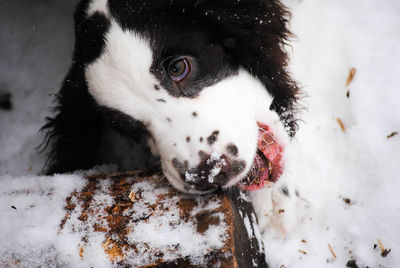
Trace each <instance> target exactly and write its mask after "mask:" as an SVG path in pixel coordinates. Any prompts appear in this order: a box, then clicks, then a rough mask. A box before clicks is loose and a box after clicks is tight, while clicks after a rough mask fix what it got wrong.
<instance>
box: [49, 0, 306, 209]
mask: <svg viewBox="0 0 400 268" xmlns="http://www.w3.org/2000/svg"><path fill="white" fill-rule="evenodd" d="M287 16H288V12H287V11H286V10H285V8H284V6H283V5H282V4H281V3H280V2H279V1H278V0H218V1H215V0H151V1H146V0H82V1H81V2H80V3H79V5H78V8H77V11H76V13H75V24H76V26H75V27H76V28H75V31H76V45H75V52H74V56H73V64H72V67H71V69H70V71H69V73H68V75H67V76H66V78H65V80H64V84H63V86H62V89H61V90H60V92H59V93H58V95H57V101H58V106H57V110H56V111H57V114H56V115H55V117H54V118H50V119H48V120H49V121H48V123H47V124H46V125H45V126H44V129H46V130H47V131H48V135H47V141H46V142H47V144H48V145H49V146H50V152H49V161H48V167H47V168H48V170H47V172H48V173H49V174H52V173H61V172H68V171H73V170H76V169H86V168H90V167H92V166H94V165H95V164H98V162H97V160H98V158H97V156H96V154H97V152H98V149H99V144H100V142H101V139H102V135H103V133H104V128H105V126H111V127H113V128H115V129H116V130H117V131H119V132H121V133H123V134H124V135H126V136H127V137H129V138H132V139H135V140H141V141H143V137H148V139H147V140H148V144H149V146H150V147H151V150H152V152H153V153H154V154H156V155H158V156H159V158H160V161H161V167H162V171H163V174H164V175H165V176H166V177H167V179H168V180H169V181H170V183H171V184H172V185H173V186H175V187H176V188H177V189H179V190H181V191H183V192H187V193H195V194H197V193H200V194H201V193H207V192H210V191H213V190H215V189H218V188H223V189H225V188H229V187H232V186H238V187H240V188H242V189H245V190H260V189H261V188H265V187H264V186H266V185H269V184H270V182H275V181H276V180H277V179H278V178H279V177H280V176H281V175H282V172H284V161H285V156H284V153H285V147H286V146H287V144H288V142H289V139H290V137H291V136H293V135H294V134H295V132H296V120H295V118H294V110H295V107H296V100H297V96H298V93H299V88H298V86H297V85H296V83H295V82H294V81H293V80H292V79H291V77H290V75H289V73H288V71H287V69H286V65H287V54H286V52H285V50H284V45H285V41H286V40H287V38H288V37H289V36H290V32H289V30H288V28H287ZM264 192H265V191H263V190H260V191H254V202H255V208H256V210H257V211H258V214H263V213H264V212H263V210H265V209H266V208H265V206H266V205H265V204H266V201H263V200H264V199H267V198H268V197H266V196H265V193H264ZM283 192H284V194H286V195H288V194H287V191H285V189H284V191H283ZM257 203H259V205H257Z"/></svg>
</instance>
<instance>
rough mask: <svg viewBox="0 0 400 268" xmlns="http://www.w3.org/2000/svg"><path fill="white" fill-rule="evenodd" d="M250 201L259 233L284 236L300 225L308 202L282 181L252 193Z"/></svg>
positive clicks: (305, 213)
mask: <svg viewBox="0 0 400 268" xmlns="http://www.w3.org/2000/svg"><path fill="white" fill-rule="evenodd" d="M251 199H252V202H253V206H254V210H255V212H256V214H257V218H258V223H259V227H260V231H261V233H270V234H271V235H273V236H286V235H287V234H288V233H290V232H291V231H292V230H294V229H295V228H296V226H298V225H299V224H301V222H302V220H303V219H304V218H305V216H306V215H307V211H308V208H309V206H310V204H309V202H308V201H307V200H305V199H303V198H302V197H301V195H300V193H299V192H298V191H297V190H295V189H294V188H293V187H290V185H288V184H286V183H285V182H283V181H279V182H277V183H276V184H275V185H273V186H272V187H270V188H268V187H265V188H264V189H262V190H259V191H256V192H252V193H251Z"/></svg>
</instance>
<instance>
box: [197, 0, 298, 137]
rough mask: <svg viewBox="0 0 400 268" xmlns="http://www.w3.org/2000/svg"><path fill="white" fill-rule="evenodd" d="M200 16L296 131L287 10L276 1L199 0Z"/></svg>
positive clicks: (289, 126) (272, 107) (289, 125)
mask: <svg viewBox="0 0 400 268" xmlns="http://www.w3.org/2000/svg"><path fill="white" fill-rule="evenodd" d="M197 5H198V6H197V7H198V8H200V9H201V10H202V12H201V14H202V18H203V19H204V21H205V22H206V23H209V24H210V26H211V27H213V29H217V31H218V36H217V37H216V38H217V39H219V42H220V43H221V44H222V45H223V46H224V47H225V49H226V50H227V51H228V52H229V53H230V54H231V55H232V56H233V58H234V59H235V60H236V61H237V62H238V63H239V64H240V65H241V66H242V67H243V68H245V69H246V70H247V71H248V72H250V73H251V74H252V75H253V76H255V77H257V78H258V79H259V80H260V81H261V82H262V83H263V84H264V86H265V87H266V89H267V90H268V92H269V93H270V94H271V95H272V96H273V98H274V100H273V103H272V105H271V107H270V109H272V110H274V111H276V112H277V113H278V114H279V116H280V118H281V120H282V121H283V123H284V124H285V127H286V128H287V130H288V133H289V135H290V136H293V135H294V134H295V132H296V130H297V124H296V120H295V119H294V116H293V110H294V109H295V105H296V100H297V98H298V94H299V92H300V89H299V87H298V86H297V84H296V82H295V81H294V80H292V78H291V77H290V74H289V72H288V70H287V62H288V56H287V53H286V51H285V49H284V45H285V42H286V41H287V40H288V38H289V37H290V36H291V33H290V31H289V29H288V25H287V24H288V17H289V16H290V13H289V12H288V11H287V10H286V8H285V7H284V6H283V5H282V4H281V3H280V2H279V1H277V0H241V1H231V0H220V1H211V0H199V1H198V3H197Z"/></svg>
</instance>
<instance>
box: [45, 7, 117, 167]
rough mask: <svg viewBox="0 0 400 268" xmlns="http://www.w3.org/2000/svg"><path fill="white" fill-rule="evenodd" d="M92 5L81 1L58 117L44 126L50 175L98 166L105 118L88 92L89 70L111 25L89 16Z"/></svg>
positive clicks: (100, 50) (76, 17)
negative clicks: (96, 156)
mask: <svg viewBox="0 0 400 268" xmlns="http://www.w3.org/2000/svg"><path fill="white" fill-rule="evenodd" d="M89 3H90V1H89V0H86V1H81V2H80V3H79V4H78V6H77V9H76V12H75V50H74V55H73V63H72V67H71V68H70V70H69V72H68V74H67V76H66V78H65V79H64V82H63V85H62V88H61V90H60V91H59V92H58V93H57V94H56V102H57V106H56V107H55V108H54V112H55V116H54V117H48V118H46V120H47V123H46V124H45V125H44V126H43V127H42V130H44V131H46V138H45V140H44V142H43V144H42V148H43V150H46V149H47V148H48V149H49V151H48V160H47V164H46V173H47V174H53V173H63V172H68V171H73V170H76V169H87V168H90V167H92V166H93V165H94V164H95V155H96V151H97V146H98V144H99V141H100V138H101V130H102V119H101V115H100V113H99V112H98V109H97V108H98V107H97V104H96V102H95V101H94V99H93V98H92V96H91V95H90V94H89V92H88V87H87V83H86V79H85V68H86V66H87V64H90V63H91V62H92V61H94V60H95V59H96V58H98V57H99V56H100V54H101V52H102V50H103V46H104V34H105V33H106V31H107V29H108V28H109V25H110V22H109V20H108V19H107V18H106V17H105V16H104V15H102V14H99V13H95V14H94V15H92V16H90V17H87V15H86V9H87V7H88V4H89Z"/></svg>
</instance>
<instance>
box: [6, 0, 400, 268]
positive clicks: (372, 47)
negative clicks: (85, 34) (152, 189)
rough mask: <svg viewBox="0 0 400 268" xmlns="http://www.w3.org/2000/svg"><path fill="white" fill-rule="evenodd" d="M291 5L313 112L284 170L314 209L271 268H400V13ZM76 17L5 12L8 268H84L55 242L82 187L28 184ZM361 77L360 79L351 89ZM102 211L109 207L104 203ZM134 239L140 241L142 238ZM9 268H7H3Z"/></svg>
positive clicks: (37, 164)
mask: <svg viewBox="0 0 400 268" xmlns="http://www.w3.org/2000/svg"><path fill="white" fill-rule="evenodd" d="M285 3H286V4H288V5H289V6H290V8H291V10H292V13H293V16H292V24H291V26H292V30H293V32H294V33H295V34H296V35H297V38H296V39H295V40H294V41H293V42H291V45H292V47H291V48H289V51H290V53H291V55H292V64H291V69H292V71H293V73H294V75H295V77H296V79H297V80H298V81H299V82H300V83H301V85H302V87H303V89H304V91H305V98H304V99H303V104H304V106H305V107H306V109H304V110H303V111H302V114H301V119H302V121H301V122H300V130H299V132H298V134H297V135H296V139H295V141H294V144H293V146H292V147H291V148H290V155H289V156H288V157H290V158H291V160H293V161H291V164H290V165H289V166H287V167H286V168H287V169H288V172H290V173H291V174H295V176H293V181H292V182H291V183H292V185H295V186H296V188H298V189H299V192H300V194H301V195H302V197H303V198H305V199H306V200H308V201H309V202H310V204H311V207H310V209H309V210H308V211H306V212H305V214H304V215H303V218H304V219H303V221H302V222H301V223H300V224H299V225H298V226H297V228H295V229H294V230H292V231H291V232H290V233H288V234H287V235H286V236H285V237H280V236H277V235H276V234H273V233H266V234H264V236H263V240H264V243H265V250H266V256H267V261H268V263H269V264H270V266H271V267H281V265H284V267H345V265H346V263H347V262H348V261H349V260H355V261H356V262H357V264H358V266H359V267H365V266H369V267H396V266H398V265H399V264H400V254H399V252H400V228H399V227H398V226H399V224H400V213H398V211H399V209H400V202H399V194H398V191H399V190H398V189H400V180H398V177H399V175H398V174H399V172H398V166H399V164H400V135H397V136H393V137H392V138H387V136H388V135H389V134H390V133H392V132H394V131H400V124H399V122H400V113H399V109H398V108H397V107H398V101H399V100H400V89H399V86H398V85H399V84H400V76H399V75H398V74H399V73H400V64H399V63H400V62H399V61H400V47H399V46H398V43H399V41H400V32H399V30H398V25H400V17H399V16H398V14H400V3H398V1H394V0H383V1H362V0H353V1H346V0H332V1H320V0H286V1H285ZM28 5H29V8H27V7H28ZM60 6H61V8H60ZM72 7H73V5H72V4H71V3H66V2H65V3H63V1H52V2H51V3H50V2H49V1H37V3H36V2H35V5H33V6H32V5H30V4H29V3H28V2H26V3H25V2H24V1H22V2H21V1H2V2H1V3H0V15H1V16H0V25H2V26H3V27H1V28H0V45H1V46H0V47H1V50H0V58H1V59H2V60H1V61H0V72H1V73H2V77H1V80H0V86H1V87H3V88H5V89H7V90H8V91H10V92H12V94H13V98H12V102H13V104H14V110H12V111H10V112H6V111H3V110H0V129H1V131H0V148H1V150H0V237H2V239H1V240H0V256H2V257H3V259H8V260H9V261H10V262H12V261H13V260H15V259H21V258H22V259H24V260H25V262H24V263H19V265H20V267H34V266H40V265H43V264H44V263H46V261H48V262H50V261H53V263H58V265H59V266H68V265H70V266H73V267H77V266H79V265H77V264H81V265H82V262H81V260H80V258H79V255H78V253H77V252H76V251H77V250H78V249H77V248H75V245H76V244H78V243H79V242H80V241H79V237H78V236H76V235H74V234H72V233H69V232H66V231H65V232H63V233H61V234H59V235H60V236H62V237H61V238H62V239H61V238H59V239H55V237H57V234H56V233H54V232H51V231H49V230H58V229H57V227H56V226H58V225H59V224H60V219H62V217H63V216H64V210H63V208H64V205H65V204H64V202H65V198H66V197H67V196H68V195H69V194H70V193H71V192H73V191H74V190H79V189H81V187H83V180H82V178H81V176H80V175H57V176H54V177H38V176H36V177H35V176H32V175H33V174H38V173H39V172H40V170H41V166H42V165H43V163H44V160H43V157H42V156H40V155H38V154H37V153H35V151H34V148H35V147H36V146H37V145H38V144H39V143H40V141H41V139H42V136H41V135H39V134H37V131H38V130H39V128H40V126H41V125H42V124H43V123H44V117H45V116H46V115H48V112H49V107H50V106H51V105H50V103H51V97H49V96H48V94H50V93H54V91H55V90H56V89H57V88H58V87H59V85H60V83H61V81H62V78H63V76H64V74H65V73H66V71H67V68H68V64H69V63H70V56H71V51H72V44H73V38H72V27H69V25H71V21H72V16H71V13H72ZM10 10H13V11H15V12H18V14H17V15H16V14H15V13H13V12H10ZM26 10H29V12H30V13H29V14H30V15H29V16H27V15H26V13H25V12H27V11H26ZM10 14H12V15H10ZM44 14H46V15H44ZM17 22H18V23H17ZM48 36H51V38H48ZM42 40H46V42H43V41H42ZM60 63H62V64H60ZM32 67H34V68H32ZM353 67H354V68H356V69H357V74H356V76H355V78H354V80H353V82H352V83H351V84H350V85H349V86H346V79H347V76H348V73H349V70H350V68H353ZM39 89H40V90H39ZM348 90H349V92H350V97H349V98H347V97H346V92H347V91H348ZM337 118H339V119H340V120H341V121H342V122H343V124H344V126H345V131H342V130H341V128H340V126H339V124H338V122H337V120H336V119H337ZM106 186H107V185H103V187H106ZM346 198H348V199H350V204H347V203H346V202H345V199H346ZM96 200H97V201H98V202H104V204H107V202H110V200H107V199H105V197H104V196H102V195H99V196H98V197H96ZM73 201H74V200H73ZM75 201H76V202H77V200H75ZM13 207H15V208H16V209H15V208H13ZM154 224H156V223H154ZM66 228H67V229H68V226H67V227H66ZM143 228H145V227H144V226H143ZM143 231H144V229H143ZM158 231H159V232H160V233H161V231H162V230H161V229H159V230H158ZM143 234H144V233H142V235H143ZM134 235H135V236H133V237H135V238H137V239H144V238H143V237H141V236H140V235H141V234H140V233H139V232H138V233H136V234H134ZM257 235H258V234H257ZM133 237H132V238H133ZM153 238H154V237H153ZM103 239H104V237H103V235H101V234H99V233H98V234H97V235H95V234H94V235H93V237H91V238H90V239H89V242H90V243H92V244H94V245H101V243H102V242H103ZM378 239H380V240H381V241H382V243H383V245H384V247H385V248H387V249H391V252H390V253H389V254H388V255H387V257H386V258H384V257H382V256H381V251H380V249H379V246H378V247H377V249H374V245H375V244H378ZM60 241H62V242H60ZM199 241H200V240H199ZM161 242H162V241H160V240H158V241H157V240H154V241H153V243H155V244H159V243H161ZM329 245H330V246H331V248H332V250H333V252H334V254H335V255H336V258H334V257H333V254H332V253H331V251H330V250H329ZM102 252H103V253H102ZM85 254H88V255H85V256H88V258H89V257H90V256H93V258H91V259H93V263H85V265H86V267H89V266H90V265H92V266H94V267H102V266H104V265H105V264H104V263H106V261H107V257H106V256H105V254H104V250H103V249H102V248H101V246H100V247H99V248H97V249H93V250H92V251H89V252H87V253H85ZM76 256H78V257H76ZM4 257H5V258H4ZM8 264H9V263H8ZM85 265H84V266H85ZM3 266H6V267H7V266H9V265H7V263H2V262H0V267H3Z"/></svg>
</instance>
